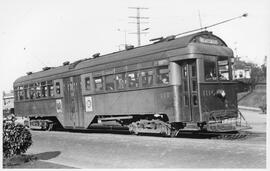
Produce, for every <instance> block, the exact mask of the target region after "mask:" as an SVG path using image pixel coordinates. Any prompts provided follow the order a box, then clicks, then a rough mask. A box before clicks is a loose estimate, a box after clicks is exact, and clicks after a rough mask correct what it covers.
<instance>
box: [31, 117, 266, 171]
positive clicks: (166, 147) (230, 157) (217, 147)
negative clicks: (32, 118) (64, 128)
mask: <svg viewBox="0 0 270 171" xmlns="http://www.w3.org/2000/svg"><path fill="white" fill-rule="evenodd" d="M249 115H250V116H253V114H252V113H249ZM250 116H248V117H247V119H249V118H252V117H250ZM256 118H257V117H256ZM263 121H264V120H263V119H262V120H259V121H258V122H259V123H261V122H263ZM256 123H257V121H256ZM264 128H265V127H264ZM260 129H261V126H260ZM252 131H253V132H254V133H253V134H251V135H250V136H249V137H248V138H247V139H242V140H233V141H232V140H213V139H194V138H163V137H151V136H134V135H122V134H101V133H74V132H54V131H52V132H46V131H32V133H33V141H34V144H33V146H32V147H31V148H30V149H29V150H28V153H29V154H39V155H40V156H41V158H42V155H44V160H46V161H47V162H53V163H58V164H62V165H66V166H71V167H76V168H265V167H266V136H265V129H264V132H263V129H261V130H259V131H258V130H257V129H253V130H252Z"/></svg>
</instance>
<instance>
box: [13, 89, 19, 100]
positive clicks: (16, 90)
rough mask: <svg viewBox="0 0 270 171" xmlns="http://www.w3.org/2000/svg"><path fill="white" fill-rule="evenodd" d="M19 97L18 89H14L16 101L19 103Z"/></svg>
mask: <svg viewBox="0 0 270 171" xmlns="http://www.w3.org/2000/svg"><path fill="white" fill-rule="evenodd" d="M18 97H19V95H18V87H14V99H15V100H16V101H17V100H19V98H18Z"/></svg>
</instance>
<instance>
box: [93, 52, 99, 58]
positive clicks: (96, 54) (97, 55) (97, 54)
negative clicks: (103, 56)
mask: <svg viewBox="0 0 270 171" xmlns="http://www.w3.org/2000/svg"><path fill="white" fill-rule="evenodd" d="M99 56H100V53H95V54H94V55H92V57H93V58H97V57H99Z"/></svg>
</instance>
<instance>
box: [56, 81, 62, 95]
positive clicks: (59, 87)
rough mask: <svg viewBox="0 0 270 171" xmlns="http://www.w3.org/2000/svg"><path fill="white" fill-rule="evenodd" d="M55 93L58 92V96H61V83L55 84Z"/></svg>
mask: <svg viewBox="0 0 270 171" xmlns="http://www.w3.org/2000/svg"><path fill="white" fill-rule="evenodd" d="M55 92H56V94H61V86H60V82H56V83H55Z"/></svg>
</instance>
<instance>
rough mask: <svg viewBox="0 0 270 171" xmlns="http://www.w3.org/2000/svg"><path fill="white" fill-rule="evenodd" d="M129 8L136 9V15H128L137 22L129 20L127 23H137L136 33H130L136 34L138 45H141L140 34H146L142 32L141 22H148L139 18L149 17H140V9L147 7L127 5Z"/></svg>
mask: <svg viewBox="0 0 270 171" xmlns="http://www.w3.org/2000/svg"><path fill="white" fill-rule="evenodd" d="M128 8H129V9H136V10H137V16H129V18H133V19H136V20H137V22H129V23H134V24H137V32H136V33H130V34H137V39H138V46H140V45H141V34H147V32H142V31H143V30H142V31H141V24H146V23H148V22H141V19H149V17H141V16H140V10H141V9H148V8H145V7H128Z"/></svg>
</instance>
